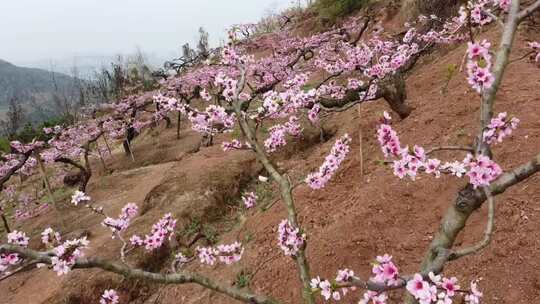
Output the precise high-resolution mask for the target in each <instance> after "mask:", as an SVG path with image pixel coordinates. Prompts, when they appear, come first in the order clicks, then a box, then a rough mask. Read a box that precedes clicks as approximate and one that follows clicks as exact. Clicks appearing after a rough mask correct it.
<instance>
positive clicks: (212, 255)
mask: <svg viewBox="0 0 540 304" xmlns="http://www.w3.org/2000/svg"><path fill="white" fill-rule="evenodd" d="M243 253H244V247H242V244H240V243H239V242H234V243H232V244H229V245H226V244H223V245H218V246H216V247H197V255H198V257H199V261H200V262H201V263H202V264H207V265H214V264H215V263H216V261H219V262H221V263H224V264H226V265H230V264H233V263H236V262H238V261H240V259H241V258H242V254H243Z"/></svg>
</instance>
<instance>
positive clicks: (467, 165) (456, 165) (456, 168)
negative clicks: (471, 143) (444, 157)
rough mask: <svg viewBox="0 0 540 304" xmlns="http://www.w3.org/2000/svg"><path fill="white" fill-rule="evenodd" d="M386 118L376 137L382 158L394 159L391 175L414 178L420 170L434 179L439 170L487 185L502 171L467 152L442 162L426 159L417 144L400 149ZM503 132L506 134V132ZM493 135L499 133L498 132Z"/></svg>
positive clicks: (422, 150)
mask: <svg viewBox="0 0 540 304" xmlns="http://www.w3.org/2000/svg"><path fill="white" fill-rule="evenodd" d="M387 117H388V115H387V114H386V113H385V119H384V120H383V122H382V124H381V125H380V126H379V128H378V129H377V138H378V140H379V143H380V144H381V149H382V151H383V153H384V155H385V157H395V158H397V159H395V160H394V161H393V169H394V175H396V176H397V177H399V178H401V179H402V178H405V177H409V178H411V179H412V180H415V179H416V176H417V175H418V172H419V171H421V170H422V171H425V172H426V173H428V174H433V175H434V176H435V177H437V178H438V177H440V176H441V173H448V174H451V175H454V176H457V177H462V176H464V175H467V176H468V177H469V181H470V183H471V184H472V185H473V186H474V187H475V188H476V187H480V186H487V185H489V184H490V183H491V182H492V181H493V180H495V179H496V178H497V177H498V176H499V175H500V174H501V173H502V169H501V168H500V166H499V165H498V164H497V163H495V162H494V161H493V160H491V159H490V158H489V157H487V156H483V155H479V156H477V157H476V158H475V157H474V156H473V155H472V154H468V155H467V156H466V157H465V158H464V159H463V160H462V161H453V162H445V163H443V162H442V161H441V160H439V159H436V158H429V159H428V157H427V155H426V152H425V150H424V148H422V147H420V146H417V145H415V146H414V147H413V148H412V149H410V148H409V147H405V148H402V147H401V145H400V141H399V137H398V135H397V133H396V132H395V131H394V130H393V129H392V127H391V126H390V124H389V119H388V118H387ZM504 117H505V116H504V115H503V116H500V118H504ZM513 123H514V124H513V125H512V122H510V125H509V128H512V127H515V126H516V124H517V120H514V121H513ZM493 126H500V123H499V122H497V121H496V122H495V123H493ZM499 128H500V127H499ZM505 132H506V134H508V131H505ZM493 134H497V136H500V135H499V134H498V133H497V132H495V133H493ZM503 137H504V136H503Z"/></svg>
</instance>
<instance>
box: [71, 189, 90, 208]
mask: <svg viewBox="0 0 540 304" xmlns="http://www.w3.org/2000/svg"><path fill="white" fill-rule="evenodd" d="M88 201H90V196H88V195H86V193H84V192H82V191H79V190H77V191H75V192H74V193H73V195H72V196H71V203H72V204H73V205H75V206H77V205H79V204H80V203H81V202H88Z"/></svg>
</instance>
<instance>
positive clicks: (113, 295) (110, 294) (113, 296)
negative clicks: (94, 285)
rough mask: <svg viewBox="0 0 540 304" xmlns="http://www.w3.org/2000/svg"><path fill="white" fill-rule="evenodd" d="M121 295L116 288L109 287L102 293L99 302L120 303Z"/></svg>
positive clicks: (101, 303)
mask: <svg viewBox="0 0 540 304" xmlns="http://www.w3.org/2000/svg"><path fill="white" fill-rule="evenodd" d="M119 299H120V297H118V293H117V292H116V290H114V289H107V290H105V291H104V292H103V294H102V295H101V298H100V299H99V304H118V303H119Z"/></svg>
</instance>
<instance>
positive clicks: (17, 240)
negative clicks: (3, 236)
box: [7, 230, 30, 247]
mask: <svg viewBox="0 0 540 304" xmlns="http://www.w3.org/2000/svg"><path fill="white" fill-rule="evenodd" d="M28 241H30V238H29V237H27V236H26V234H25V233H24V232H22V231H17V230H13V231H12V232H10V233H8V234H7V242H8V244H14V245H18V246H22V247H27V246H28Z"/></svg>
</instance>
